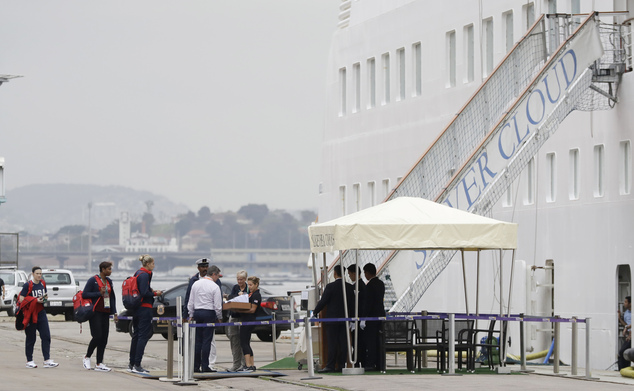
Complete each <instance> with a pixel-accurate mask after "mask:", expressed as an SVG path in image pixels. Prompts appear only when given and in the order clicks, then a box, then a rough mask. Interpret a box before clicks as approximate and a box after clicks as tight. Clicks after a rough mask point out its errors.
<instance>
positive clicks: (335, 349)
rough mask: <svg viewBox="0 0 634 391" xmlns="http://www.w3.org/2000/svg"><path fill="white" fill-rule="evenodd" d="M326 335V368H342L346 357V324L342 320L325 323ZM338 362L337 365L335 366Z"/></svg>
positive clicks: (344, 365)
mask: <svg viewBox="0 0 634 391" xmlns="http://www.w3.org/2000/svg"><path fill="white" fill-rule="evenodd" d="M325 327H326V336H327V337H328V361H326V368H330V369H343V368H345V367H346V362H347V359H346V358H347V357H348V339H347V337H346V333H347V332H348V331H347V330H346V324H345V323H344V322H332V323H326V324H325ZM337 364H338V366H337Z"/></svg>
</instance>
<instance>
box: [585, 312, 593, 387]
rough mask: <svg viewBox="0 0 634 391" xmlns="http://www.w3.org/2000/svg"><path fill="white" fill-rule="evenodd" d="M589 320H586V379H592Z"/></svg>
mask: <svg viewBox="0 0 634 391" xmlns="http://www.w3.org/2000/svg"><path fill="white" fill-rule="evenodd" d="M590 331H591V329H590V318H586V379H592V371H591V370H590Z"/></svg>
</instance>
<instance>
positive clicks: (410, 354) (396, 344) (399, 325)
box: [381, 319, 415, 372]
mask: <svg viewBox="0 0 634 391" xmlns="http://www.w3.org/2000/svg"><path fill="white" fill-rule="evenodd" d="M382 324H383V344H382V350H383V351H382V352H381V355H382V357H383V358H384V359H383V360H382V361H383V362H382V365H381V367H382V368H381V370H382V371H385V370H386V366H387V365H386V360H385V354H386V353H387V352H405V354H406V358H407V370H408V371H410V372H413V371H414V338H415V328H414V321H412V320H406V319H403V320H393V321H384V322H382Z"/></svg>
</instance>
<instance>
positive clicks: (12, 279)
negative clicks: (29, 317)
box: [0, 266, 28, 316]
mask: <svg viewBox="0 0 634 391" xmlns="http://www.w3.org/2000/svg"><path fill="white" fill-rule="evenodd" d="M0 278H1V279H2V281H4V289H5V295H4V300H0V311H7V314H8V315H9V316H15V313H16V303H17V302H18V297H19V296H20V291H21V290H22V286H23V285H24V284H25V283H26V282H27V281H28V278H27V275H26V273H25V272H23V271H22V270H18V268H17V267H16V266H0ZM1 294H2V290H0V295H1Z"/></svg>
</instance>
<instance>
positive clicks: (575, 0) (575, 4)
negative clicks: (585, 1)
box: [570, 0, 581, 23]
mask: <svg viewBox="0 0 634 391" xmlns="http://www.w3.org/2000/svg"><path fill="white" fill-rule="evenodd" d="M570 13H571V14H573V15H578V14H580V13H581V0H570ZM572 20H573V21H574V22H575V23H579V22H581V18H579V17H578V16H577V17H574V18H572Z"/></svg>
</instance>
